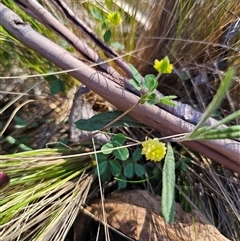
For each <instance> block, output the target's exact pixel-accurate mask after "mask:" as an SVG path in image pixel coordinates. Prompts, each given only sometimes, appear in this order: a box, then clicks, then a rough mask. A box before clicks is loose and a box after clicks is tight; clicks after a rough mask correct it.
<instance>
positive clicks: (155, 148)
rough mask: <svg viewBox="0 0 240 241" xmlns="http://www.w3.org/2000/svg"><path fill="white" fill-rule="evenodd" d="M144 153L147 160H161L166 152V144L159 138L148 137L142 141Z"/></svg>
mask: <svg viewBox="0 0 240 241" xmlns="http://www.w3.org/2000/svg"><path fill="white" fill-rule="evenodd" d="M142 146H143V149H142V153H141V154H142V155H145V156H146V159H147V160H151V161H155V162H158V161H161V160H162V159H163V157H164V156H165V154H166V146H165V144H164V143H163V142H159V140H158V139H157V138H154V139H151V138H149V139H147V140H146V141H144V142H142Z"/></svg>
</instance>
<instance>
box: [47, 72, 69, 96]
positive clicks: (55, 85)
mask: <svg viewBox="0 0 240 241" xmlns="http://www.w3.org/2000/svg"><path fill="white" fill-rule="evenodd" d="M45 80H47V81H48V82H49V83H50V92H51V94H52V95H55V94H58V93H60V92H64V91H65V90H66V86H65V84H64V82H63V81H62V80H60V79H58V78H57V77H56V76H55V75H49V76H47V77H45Z"/></svg>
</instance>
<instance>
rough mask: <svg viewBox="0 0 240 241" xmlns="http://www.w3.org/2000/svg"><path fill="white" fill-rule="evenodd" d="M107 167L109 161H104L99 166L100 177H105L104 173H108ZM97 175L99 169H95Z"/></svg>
mask: <svg viewBox="0 0 240 241" xmlns="http://www.w3.org/2000/svg"><path fill="white" fill-rule="evenodd" d="M107 167H108V161H103V162H100V163H99V164H98V168H99V174H100V176H101V175H103V173H104V172H105V171H106V169H107ZM95 174H96V175H98V170H97V167H96V169H95Z"/></svg>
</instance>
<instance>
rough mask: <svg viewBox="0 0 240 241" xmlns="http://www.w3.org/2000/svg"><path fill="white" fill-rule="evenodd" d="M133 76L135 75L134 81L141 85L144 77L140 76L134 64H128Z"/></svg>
mask: <svg viewBox="0 0 240 241" xmlns="http://www.w3.org/2000/svg"><path fill="white" fill-rule="evenodd" d="M128 66H129V68H130V70H131V72H132V74H133V77H134V79H135V80H136V81H137V82H138V84H139V85H141V84H142V77H141V75H140V74H139V72H138V70H137V69H136V68H135V67H134V66H133V65H132V64H128Z"/></svg>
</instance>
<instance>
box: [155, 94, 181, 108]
mask: <svg viewBox="0 0 240 241" xmlns="http://www.w3.org/2000/svg"><path fill="white" fill-rule="evenodd" d="M176 98H177V96H176V95H169V96H164V97H162V98H160V99H159V100H158V102H159V103H162V104H164V105H169V106H176V103H175V102H173V101H171V100H173V99H176Z"/></svg>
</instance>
